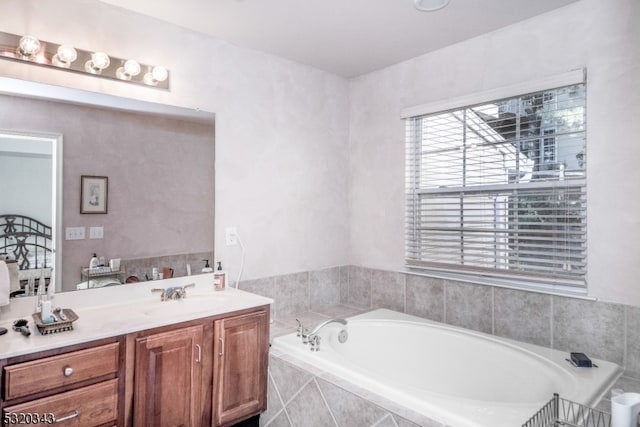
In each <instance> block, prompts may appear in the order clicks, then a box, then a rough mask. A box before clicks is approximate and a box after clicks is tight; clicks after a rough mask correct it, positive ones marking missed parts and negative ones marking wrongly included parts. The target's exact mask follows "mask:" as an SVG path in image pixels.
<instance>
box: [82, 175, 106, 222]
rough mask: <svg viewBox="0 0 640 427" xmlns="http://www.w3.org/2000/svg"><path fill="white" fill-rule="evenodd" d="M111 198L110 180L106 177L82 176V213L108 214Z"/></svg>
mask: <svg viewBox="0 0 640 427" xmlns="http://www.w3.org/2000/svg"><path fill="white" fill-rule="evenodd" d="M108 197H109V178H108V177H106V176H91V175H82V176H80V213H81V214H106V213H107V201H108Z"/></svg>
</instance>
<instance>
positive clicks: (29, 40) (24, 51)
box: [18, 36, 40, 58]
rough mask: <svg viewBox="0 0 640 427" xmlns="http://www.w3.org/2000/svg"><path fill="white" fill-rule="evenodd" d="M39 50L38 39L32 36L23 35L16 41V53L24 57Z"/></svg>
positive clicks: (32, 54)
mask: <svg viewBox="0 0 640 427" xmlns="http://www.w3.org/2000/svg"><path fill="white" fill-rule="evenodd" d="M39 50H40V40H38V39H37V38H35V37H33V36H23V37H21V38H20V41H19V42H18V53H19V54H20V55H22V56H24V57H27V58H28V57H31V56H34V55H35V54H36V53H38V51H39Z"/></svg>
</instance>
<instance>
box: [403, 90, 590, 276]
mask: <svg viewBox="0 0 640 427" xmlns="http://www.w3.org/2000/svg"><path fill="white" fill-rule="evenodd" d="M585 97H586V84H585V83H579V84H571V85H566V86H561V87H555V88H551V89H546V90H542V91H537V92H533V93H527V94H525V95H520V96H514V97H510V98H503V99H499V100H495V101H491V102H483V103H482V104H476V105H470V106H464V107H460V108H455V109H450V110H447V111H440V112H435V113H430V114H424V115H418V116H413V117H408V118H406V119H405V121H406V221H405V222H406V236H405V242H406V244H405V259H406V263H407V265H408V266H409V267H413V268H427V269H435V270H444V271H451V272H455V273H461V272H462V273H465V272H466V273H469V274H475V275H483V276H486V275H488V276H496V277H503V278H504V277H507V278H515V279H518V280H524V281H525V282H532V283H551V284H562V285H571V286H585V284H586V271H587V262H586V256H587V255H586V250H587V237H586V232H587V229H586V222H587V212H586V152H585V145H586V144H585V135H586V132H585V129H586V111H585V108H586V103H585Z"/></svg>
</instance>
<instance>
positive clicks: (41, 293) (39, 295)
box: [35, 272, 47, 313]
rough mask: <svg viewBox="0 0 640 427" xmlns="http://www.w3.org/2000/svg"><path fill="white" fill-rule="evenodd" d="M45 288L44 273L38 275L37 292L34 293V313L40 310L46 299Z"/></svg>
mask: <svg viewBox="0 0 640 427" xmlns="http://www.w3.org/2000/svg"><path fill="white" fill-rule="evenodd" d="M45 287H46V285H45V280H44V272H42V273H40V280H38V292H36V310H35V311H36V313H39V312H40V311H41V310H42V302H43V301H45V300H46V299H47V294H46V292H45Z"/></svg>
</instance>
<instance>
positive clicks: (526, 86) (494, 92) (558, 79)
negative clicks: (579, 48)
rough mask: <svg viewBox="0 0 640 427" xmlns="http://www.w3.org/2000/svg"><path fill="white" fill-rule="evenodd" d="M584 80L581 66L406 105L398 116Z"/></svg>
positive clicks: (446, 109) (541, 89)
mask: <svg viewBox="0 0 640 427" xmlns="http://www.w3.org/2000/svg"><path fill="white" fill-rule="evenodd" d="M585 81H586V69H584V68H581V69H578V70H573V71H569V72H567V73H563V74H557V75H555V76H549V77H545V78H542V79H539V80H534V81H528V82H523V83H518V84H514V85H510V86H502V87H498V88H495V89H490V90H487V91H484V92H476V93H472V94H469V95H464V96H460V97H457V98H447V99H442V100H439V101H434V102H429V103H427V104H422V105H416V106H414V107H407V108H404V109H403V110H402V111H401V112H400V117H401V118H403V119H407V118H409V117H417V116H423V115H425V114H432V113H438V112H441V111H448V110H452V109H456V108H461V107H466V106H469V105H476V104H481V103H483V102H490V101H496V100H499V99H504V98H509V97H513V96H517V95H524V94H527V93H532V92H539V91H543V90H548V89H554V88H557V87H562V86H569V85H572V84H578V83H584V82H585Z"/></svg>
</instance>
